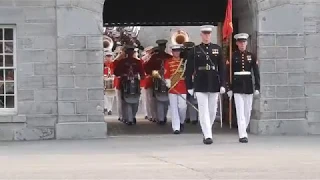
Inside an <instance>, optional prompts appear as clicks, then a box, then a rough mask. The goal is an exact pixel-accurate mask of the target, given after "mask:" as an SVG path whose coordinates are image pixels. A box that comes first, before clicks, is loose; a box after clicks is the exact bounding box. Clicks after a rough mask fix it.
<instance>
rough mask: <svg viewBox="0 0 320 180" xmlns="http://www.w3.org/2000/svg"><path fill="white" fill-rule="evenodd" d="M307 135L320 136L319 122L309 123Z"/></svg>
mask: <svg viewBox="0 0 320 180" xmlns="http://www.w3.org/2000/svg"><path fill="white" fill-rule="evenodd" d="M309 134H313V135H316V134H317V135H319V134H320V123H319V122H310V123H309Z"/></svg>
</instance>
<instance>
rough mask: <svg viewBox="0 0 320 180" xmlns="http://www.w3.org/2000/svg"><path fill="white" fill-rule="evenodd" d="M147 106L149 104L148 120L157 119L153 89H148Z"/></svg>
mask: <svg viewBox="0 0 320 180" xmlns="http://www.w3.org/2000/svg"><path fill="white" fill-rule="evenodd" d="M146 100H147V101H146V102H147V103H146V104H147V114H148V118H157V108H156V101H155V98H154V97H153V89H152V88H148V89H146Z"/></svg>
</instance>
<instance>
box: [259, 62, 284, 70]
mask: <svg viewBox="0 0 320 180" xmlns="http://www.w3.org/2000/svg"><path fill="white" fill-rule="evenodd" d="M259 66H260V72H262V73H263V72H276V60H266V59H264V60H262V61H259ZM278 72H279V71H278Z"/></svg>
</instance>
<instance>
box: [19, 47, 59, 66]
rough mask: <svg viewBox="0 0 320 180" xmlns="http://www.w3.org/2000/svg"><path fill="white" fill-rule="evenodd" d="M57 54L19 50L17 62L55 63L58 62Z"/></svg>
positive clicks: (45, 51) (44, 51) (49, 51)
mask: <svg viewBox="0 0 320 180" xmlns="http://www.w3.org/2000/svg"><path fill="white" fill-rule="evenodd" d="M56 58H57V56H56V53H55V52H54V51H52V50H18V52H17V62H18V63H19V64H20V63H31V62H37V63H38V62H39V63H40V62H41V63H53V62H56V60H57V59H56Z"/></svg>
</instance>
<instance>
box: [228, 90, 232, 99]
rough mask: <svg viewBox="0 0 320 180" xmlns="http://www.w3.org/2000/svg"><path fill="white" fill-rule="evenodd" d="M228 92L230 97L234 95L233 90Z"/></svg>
mask: <svg viewBox="0 0 320 180" xmlns="http://www.w3.org/2000/svg"><path fill="white" fill-rule="evenodd" d="M227 94H228V97H229V99H231V98H232V95H233V92H232V91H228V92H227Z"/></svg>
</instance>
